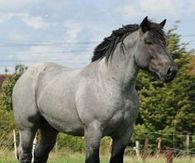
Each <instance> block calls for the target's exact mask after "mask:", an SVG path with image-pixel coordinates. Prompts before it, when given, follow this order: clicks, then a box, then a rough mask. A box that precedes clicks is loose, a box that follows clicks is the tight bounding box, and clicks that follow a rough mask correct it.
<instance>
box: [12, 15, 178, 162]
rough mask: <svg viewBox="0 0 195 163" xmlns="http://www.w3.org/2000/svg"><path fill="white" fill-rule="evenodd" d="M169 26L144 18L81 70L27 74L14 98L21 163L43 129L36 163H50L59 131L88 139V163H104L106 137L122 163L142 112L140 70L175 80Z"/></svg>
mask: <svg viewBox="0 0 195 163" xmlns="http://www.w3.org/2000/svg"><path fill="white" fill-rule="evenodd" d="M165 23H166V19H165V20H164V21H162V22H161V23H156V22H153V21H151V20H149V19H148V17H145V18H144V19H143V20H142V22H141V23H140V24H139V25H138V24H129V25H125V26H123V27H121V28H119V29H117V30H114V31H113V32H112V33H111V35H110V36H109V37H106V38H105V39H104V40H103V41H102V42H101V43H100V44H99V45H98V46H97V47H96V48H95V50H94V54H93V57H92V60H91V62H90V63H89V64H88V65H87V66H85V67H84V68H82V69H72V68H69V67H65V66H61V65H58V64H55V63H38V64H35V65H33V66H32V67H30V68H29V69H28V70H26V72H25V73H24V74H23V75H22V76H21V77H20V78H19V80H18V81H17V82H16V84H15V86H14V89H13V97H12V101H13V111H14V116H15V121H16V124H17V125H18V128H19V139H20V142H19V147H18V157H19V162H20V163H30V162H31V160H32V144H33V139H34V137H35V133H36V132H37V130H39V131H40V135H41V138H40V141H39V143H38V144H37V146H36V149H35V151H34V163H46V162H47V160H48V156H49V152H50V151H51V149H52V148H53V146H54V144H55V142H56V137H57V135H58V133H59V132H63V133H67V134H70V135H74V136H84V139H85V144H86V152H85V153H86V156H85V157H86V158H85V163H100V159H99V147H100V141H101V138H103V137H104V136H110V137H111V138H112V149H111V157H110V163H123V155H124V150H125V148H126V146H127V144H128V142H129V140H130V137H131V135H132V132H133V126H134V124H135V120H136V117H137V115H138V112H139V100H138V94H137V91H136V89H135V85H136V78H137V74H138V72H139V70H140V69H143V70H145V71H147V72H149V73H150V74H151V75H153V76H156V77H157V78H159V79H160V80H162V81H163V82H169V81H171V80H173V78H174V76H175V74H176V71H177V67H176V64H175V63H174V61H173V59H172V58H171V56H170V55H169V54H168V52H167V49H166V36H165V33H164V31H163V27H164V25H165Z"/></svg>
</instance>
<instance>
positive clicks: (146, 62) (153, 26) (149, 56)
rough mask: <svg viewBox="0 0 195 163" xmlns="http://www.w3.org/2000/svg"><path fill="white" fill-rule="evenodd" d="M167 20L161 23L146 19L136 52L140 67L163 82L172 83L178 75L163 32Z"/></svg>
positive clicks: (140, 29) (140, 32) (142, 24)
mask: <svg viewBox="0 0 195 163" xmlns="http://www.w3.org/2000/svg"><path fill="white" fill-rule="evenodd" d="M165 23H166V20H164V21H162V22H161V23H159V24H157V23H153V22H150V21H149V20H148V19H147V17H146V18H144V20H143V21H142V23H141V24H140V28H139V31H138V32H139V34H138V35H139V37H138V41H137V46H136V51H135V61H136V63H137V65H138V67H140V68H142V69H145V70H147V71H149V72H150V73H152V74H154V75H155V76H158V78H159V79H160V80H162V81H165V82H168V81H171V80H172V79H173V78H174V76H175V74H176V69H177V68H176V65H175V63H174V62H173V59H172V58H171V56H170V55H169V54H168V53H167V50H166V40H165V35H164V32H163V30H162V28H163V27H164V25H165Z"/></svg>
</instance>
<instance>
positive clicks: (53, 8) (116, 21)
mask: <svg viewBox="0 0 195 163" xmlns="http://www.w3.org/2000/svg"><path fill="white" fill-rule="evenodd" d="M194 15H195V1H194V0H185V1H184V0H120V1H119V0H98V1H97V0H82V1H81V0H58V1H54V0H14V1H13V0H6V1H4V0H0V73H3V72H4V68H5V66H6V67H8V68H9V69H10V72H12V71H13V67H14V65H15V64H19V63H22V64H26V65H31V64H33V63H37V62H44V61H50V62H56V63H60V64H64V65H68V66H71V67H75V68H81V67H83V66H84V65H86V64H87V63H89V62H90V59H91V57H92V55H93V49H94V48H95V47H96V46H97V45H98V43H100V42H101V41H102V40H103V38H104V37H106V36H108V35H110V33H111V31H112V30H114V29H117V28H119V27H121V26H122V25H123V24H124V25H125V24H134V23H136V24H139V23H140V22H141V21H142V19H143V18H144V17H145V16H149V18H151V19H152V20H153V21H156V22H161V21H162V20H163V19H165V18H166V19H167V24H166V27H165V30H168V29H170V28H171V27H173V25H174V24H175V22H176V21H177V20H180V21H181V22H180V24H179V28H178V33H179V34H180V35H181V39H182V41H183V42H189V43H190V44H189V45H188V47H187V49H192V48H194V47H195V31H194V27H195V16H194Z"/></svg>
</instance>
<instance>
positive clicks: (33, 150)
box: [32, 133, 38, 162]
mask: <svg viewBox="0 0 195 163" xmlns="http://www.w3.org/2000/svg"><path fill="white" fill-rule="evenodd" d="M37 142H38V135H37V133H36V134H35V138H34V140H33V147H32V162H33V161H34V154H35V148H36V145H37Z"/></svg>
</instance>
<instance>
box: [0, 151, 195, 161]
mask: <svg viewBox="0 0 195 163" xmlns="http://www.w3.org/2000/svg"><path fill="white" fill-rule="evenodd" d="M84 160H85V156H84V154H82V153H71V152H68V153H61V152H60V153H59V154H56V153H51V156H50V158H49V161H48V163H84ZM108 162H109V161H108V157H106V156H101V163H108ZM0 163H17V160H16V159H15V158H14V154H13V152H0ZM125 163H143V161H141V160H137V158H135V157H130V156H125ZM144 163H165V159H163V158H159V159H156V158H154V157H151V158H148V159H147V160H146V161H145V162H144ZM174 163H195V158H192V159H191V160H190V159H189V158H184V157H179V158H175V159H174Z"/></svg>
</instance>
